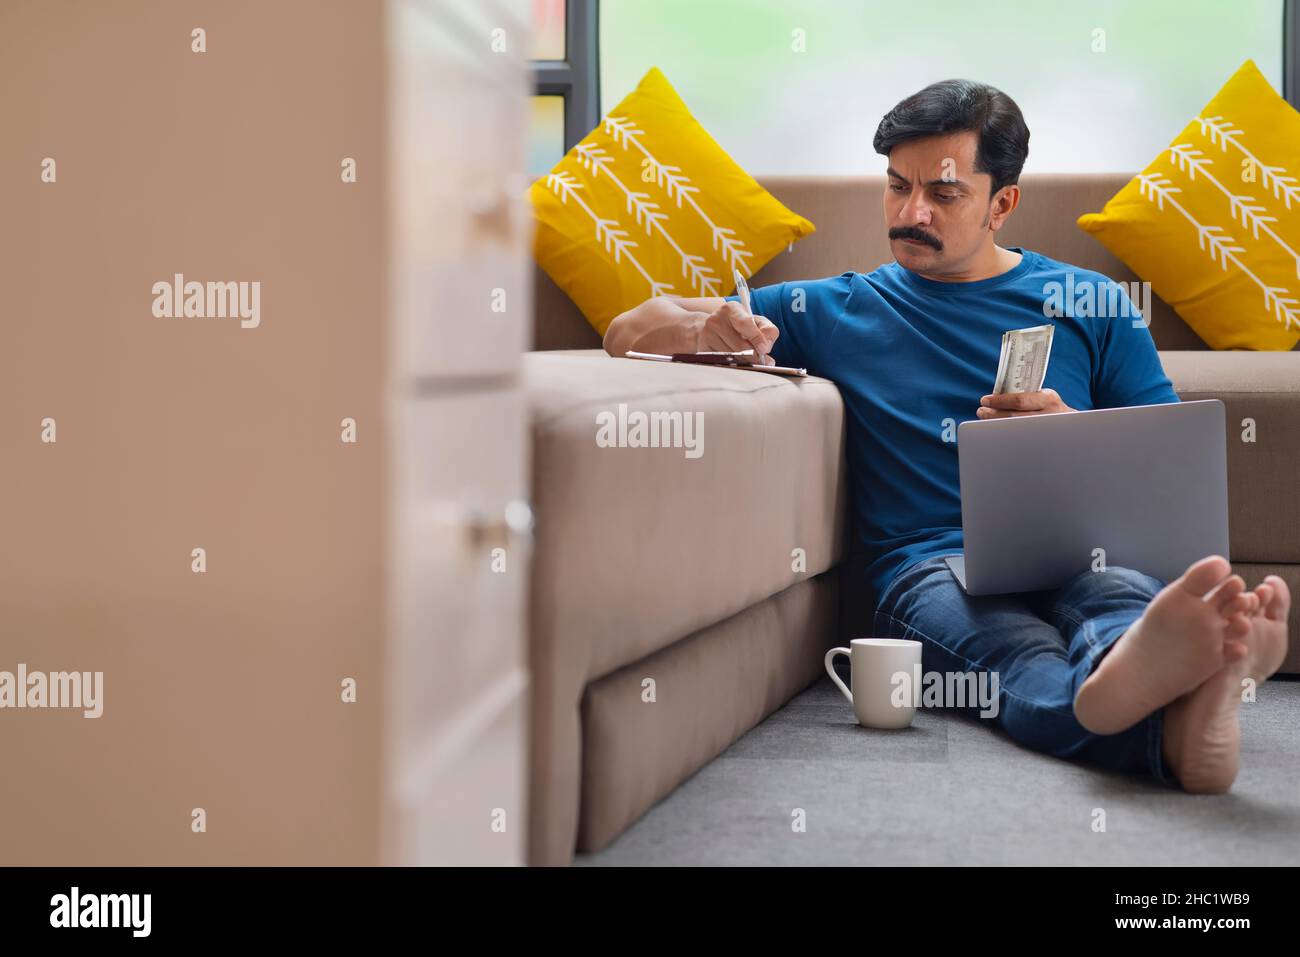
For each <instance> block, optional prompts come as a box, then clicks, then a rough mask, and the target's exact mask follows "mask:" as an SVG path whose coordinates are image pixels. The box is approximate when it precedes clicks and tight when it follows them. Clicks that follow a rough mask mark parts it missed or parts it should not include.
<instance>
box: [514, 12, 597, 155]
mask: <svg viewBox="0 0 1300 957" xmlns="http://www.w3.org/2000/svg"><path fill="white" fill-rule="evenodd" d="M531 2H532V22H533V48H532V53H531V56H532V65H533V83H534V89H535V91H536V95H535V96H534V97H533V103H532V115H531V129H530V138H529V148H528V171H529V172H530V173H532V174H534V175H536V174H540V173H545V172H546V171H547V170H549V169H550V168H551V167H552V166H554V165H555V164H556V163H557V162H559V160H560V158H561V157H562V156H563V155H564V154H565V152H566V151H567V150H569V149H570V148H571V147H572V146H573V145H574V144H575V143H577V142H578V141H579V140H581V139H582V138H583V137H584V136H586V135H587V134H588V133H589V132H591V130H592V128H593V127H595V125H596V124H597V123H598V122H600V75H599V67H598V60H597V47H596V37H597V31H598V24H597V11H598V9H599V4H598V2H597V0H531Z"/></svg>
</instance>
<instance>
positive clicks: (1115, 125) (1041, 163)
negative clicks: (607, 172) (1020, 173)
mask: <svg viewBox="0 0 1300 957" xmlns="http://www.w3.org/2000/svg"><path fill="white" fill-rule="evenodd" d="M1298 6H1300V0H1286V2H1285V3H1284V2H1283V0H1236V2H1233V3H1225V2H1223V0H1108V2H1105V0H1103V2H1098V0H1052V2H1050V3H1045V2H1043V0H988V2H984V3H970V2H969V0H925V2H923V3H902V4H900V3H898V2H897V0H853V2H846V0H709V2H707V3H701V2H699V0H604V2H602V3H601V5H600V39H601V51H600V53H601V56H600V73H601V85H600V90H601V94H602V97H603V101H604V102H603V105H602V110H608V109H610V108H611V107H613V106H614V105H615V104H616V103H618V101H619V100H620V99H622V97H623V96H625V95H626V94H627V93H628V92H629V91H630V90H631V89H632V88H633V87H634V86H635V85H636V83H637V81H638V80H640V78H641V76H642V75H643V74H644V73H645V71H646V70H647V69H649V68H650V67H651V66H658V67H660V68H661V69H662V70H663V71H664V73H665V75H666V76H667V77H668V79H669V80H670V81H671V82H672V83H673V85H674V86H675V87H676V88H677V90H678V92H679V93H681V95H682V98H683V99H684V100H685V101H686V103H687V105H689V106H690V108H691V110H692V112H693V113H694V114H695V115H696V117H697V118H698V119H699V120H700V122H701V123H702V124H703V125H704V126H705V128H706V129H708V130H709V132H710V133H711V134H713V136H714V138H716V139H717V140H718V142H719V143H720V144H721V145H722V147H723V148H724V149H726V150H727V152H729V153H730V154H731V155H732V156H733V157H735V159H736V161H737V162H738V163H740V164H741V165H742V166H744V167H745V169H747V170H748V171H749V172H751V173H753V174H755V175H759V176H762V175H772V174H854V173H878V172H883V170H884V161H883V157H878V156H877V155H876V154H875V152H874V150H873V149H872V147H871V139H872V136H873V135H874V134H875V130H876V125H877V124H878V123H879V121H880V118H881V116H883V115H884V114H885V113H886V112H887V111H888V110H889V109H890V108H891V107H892V106H893V105H894V104H895V103H897V102H898V101H899V100H901V99H902V98H903V97H905V96H907V95H908V94H909V93H913V92H915V91H916V90H918V89H920V88H921V87H922V86H925V85H926V84H927V83H930V82H933V81H935V80H942V79H947V78H950V77H967V78H970V79H978V80H983V81H985V82H988V83H991V84H993V85H994V86H996V87H998V88H999V89H1001V90H1003V91H1005V92H1006V93H1008V94H1009V95H1010V96H1011V97H1012V98H1013V99H1015V101H1016V102H1017V103H1018V104H1019V105H1020V108H1021V109H1022V110H1023V111H1024V113H1025V119H1026V120H1027V122H1028V124H1029V128H1030V130H1031V133H1032V135H1031V139H1030V144H1029V161H1028V163H1027V165H1026V167H1025V168H1026V171H1027V172H1052V171H1071V172H1090V171H1091V172H1102V171H1125V172H1134V171H1137V170H1140V169H1142V168H1143V167H1144V166H1146V164H1147V163H1148V162H1149V161H1150V159H1151V157H1152V156H1153V155H1155V154H1156V153H1157V152H1158V151H1159V150H1161V149H1162V148H1164V147H1165V146H1167V145H1168V144H1169V142H1170V140H1171V139H1172V138H1173V137H1174V136H1175V135H1176V134H1177V133H1178V131H1179V130H1181V129H1182V128H1183V126H1185V125H1186V123H1187V122H1188V121H1189V120H1190V119H1191V118H1192V116H1194V115H1195V114H1196V112H1197V111H1198V110H1199V109H1200V108H1201V107H1202V106H1204V105H1205V103H1206V102H1208V101H1209V100H1210V98H1211V97H1212V96H1213V95H1214V94H1215V93H1216V92H1217V91H1218V89H1219V87H1220V86H1222V85H1223V83H1224V82H1226V81H1227V79H1228V77H1229V76H1231V75H1232V73H1233V72H1234V71H1235V70H1236V69H1237V67H1239V66H1240V65H1241V63H1242V61H1244V60H1246V59H1247V58H1250V59H1253V60H1254V61H1255V63H1256V65H1258V66H1259V68H1260V70H1261V71H1262V72H1263V74H1264V76H1265V77H1267V78H1268V79H1269V81H1270V82H1271V83H1273V85H1274V86H1275V88H1276V89H1277V90H1278V91H1279V92H1282V93H1284V95H1287V96H1288V97H1289V98H1290V99H1291V102H1292V103H1300V74H1297V69H1298V66H1297V59H1296V58H1297V47H1300V37H1298V36H1297V30H1300V25H1298V24H1297V20H1298V19H1300V13H1297V7H1298ZM1284 16H1285V30H1286V33H1285V36H1286V38H1287V39H1286V42H1285V43H1284V42H1283V40H1282V37H1283V36H1284V33H1283V28H1284ZM1284 48H1285V54H1284Z"/></svg>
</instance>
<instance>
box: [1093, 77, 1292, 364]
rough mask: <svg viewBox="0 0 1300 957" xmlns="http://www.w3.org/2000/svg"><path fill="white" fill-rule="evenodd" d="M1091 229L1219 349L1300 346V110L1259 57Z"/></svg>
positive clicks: (1097, 217)
mask: <svg viewBox="0 0 1300 957" xmlns="http://www.w3.org/2000/svg"><path fill="white" fill-rule="evenodd" d="M1079 226H1081V227H1082V228H1083V229H1085V230H1087V231H1088V232H1090V233H1092V234H1093V235H1094V236H1096V237H1097V238H1098V239H1099V240H1101V242H1102V243H1103V244H1104V245H1105V246H1106V248H1107V249H1109V250H1110V251H1111V252H1113V253H1114V254H1115V255H1116V256H1118V257H1119V258H1120V259H1122V260H1123V261H1124V262H1125V263H1127V264H1128V266H1129V268H1130V269H1132V270H1133V271H1134V272H1135V273H1137V275H1138V277H1139V278H1140V279H1144V280H1147V281H1149V282H1150V283H1151V288H1152V290H1153V291H1154V292H1155V293H1156V295H1158V296H1159V297H1160V298H1161V299H1163V300H1164V301H1165V302H1167V303H1169V305H1170V306H1172V307H1173V308H1174V309H1175V310H1176V311H1177V312H1178V314H1179V315H1180V316H1182V317H1183V319H1184V320H1185V321H1186V322H1187V324H1188V325H1189V326H1191V327H1192V328H1193V329H1195V330H1196V332H1197V334H1198V335H1199V336H1200V337H1201V338H1202V339H1204V340H1205V341H1206V342H1207V343H1208V344H1209V345H1210V346H1212V347H1214V348H1215V349H1290V348H1292V347H1293V346H1294V345H1295V344H1296V342H1297V341H1298V340H1300V113H1297V112H1296V111H1295V109H1294V108H1293V107H1291V106H1290V104H1288V103H1287V102H1286V101H1285V100H1283V99H1282V98H1281V97H1280V96H1278V95H1277V93H1276V92H1274V90H1273V88H1272V87H1271V86H1269V84H1268V81H1267V80H1265V79H1264V77H1263V75H1262V74H1261V73H1260V72H1259V70H1258V68H1256V66H1255V64H1254V63H1253V62H1252V61H1250V60H1247V61H1246V62H1245V64H1243V65H1242V67H1241V69H1239V70H1238V71H1237V72H1236V73H1234V74H1233V76H1232V79H1230V80H1228V82H1227V84H1226V85H1225V86H1224V87H1223V89H1221V90H1220V91H1219V92H1218V94H1217V95H1216V96H1215V97H1214V99H1212V100H1211V101H1210V102H1209V103H1208V104H1207V105H1206V107H1205V108H1204V109H1203V110H1201V113H1200V115H1199V116H1197V117H1196V118H1195V119H1194V120H1192V122H1190V123H1188V124H1187V126H1186V128H1184V129H1183V131H1182V133H1180V134H1179V135H1178V137H1177V139H1175V140H1174V141H1173V143H1171V144H1170V146H1169V148H1168V149H1167V150H1165V151H1163V152H1162V153H1161V154H1160V155H1159V156H1158V157H1157V158H1156V159H1155V160H1154V161H1153V162H1152V163H1151V165H1149V166H1148V167H1147V168H1146V169H1145V170H1143V171H1142V172H1141V173H1140V174H1138V176H1137V178H1136V179H1134V180H1133V181H1132V182H1130V183H1129V184H1128V185H1126V186H1125V187H1124V188H1123V189H1122V190H1120V191H1119V193H1117V194H1116V195H1115V197H1114V198H1113V199H1112V200H1111V201H1110V202H1108V203H1107V204H1106V206H1105V208H1103V209H1102V211H1101V212H1100V213H1088V214H1086V215H1083V216H1080V217H1079Z"/></svg>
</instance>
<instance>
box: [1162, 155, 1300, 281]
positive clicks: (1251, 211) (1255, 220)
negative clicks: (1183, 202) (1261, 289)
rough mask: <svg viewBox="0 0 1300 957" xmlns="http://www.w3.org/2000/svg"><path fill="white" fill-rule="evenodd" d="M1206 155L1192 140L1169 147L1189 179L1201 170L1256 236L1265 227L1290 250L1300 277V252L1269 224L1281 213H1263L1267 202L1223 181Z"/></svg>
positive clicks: (1273, 237) (1242, 222)
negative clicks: (1240, 193)
mask: <svg viewBox="0 0 1300 957" xmlns="http://www.w3.org/2000/svg"><path fill="white" fill-rule="evenodd" d="M1204 155H1205V154H1203V153H1202V152H1201V151H1200V150H1198V149H1194V148H1193V147H1192V144H1191V143H1177V144H1175V145H1174V146H1171V147H1170V148H1169V158H1170V159H1172V160H1173V161H1174V163H1175V164H1176V165H1177V166H1178V168H1179V169H1181V170H1184V171H1185V172H1186V173H1187V178H1188V179H1189V180H1192V181H1195V180H1196V174H1197V173H1198V172H1199V173H1200V174H1201V175H1202V176H1204V177H1205V179H1206V180H1207V181H1208V182H1210V183H1212V184H1214V186H1215V187H1216V188H1217V189H1218V190H1219V192H1221V193H1222V194H1223V195H1224V196H1226V197H1228V209H1229V211H1230V213H1231V215H1232V217H1233V218H1234V219H1238V220H1240V221H1241V225H1243V226H1246V227H1249V228H1250V231H1251V234H1252V236H1253V237H1254V238H1255V239H1259V232H1260V230H1261V229H1262V230H1263V231H1264V232H1265V233H1267V234H1268V235H1269V236H1270V237H1271V238H1272V240H1273V241H1274V242H1275V243H1277V244H1278V245H1279V246H1281V247H1282V248H1283V249H1284V250H1286V253H1287V255H1288V256H1290V257H1291V261H1292V262H1293V263H1294V264H1295V274H1296V278H1297V279H1300V255H1298V254H1297V253H1296V251H1295V250H1294V249H1292V248H1291V247H1290V246H1289V245H1288V244H1287V243H1286V241H1285V240H1284V239H1283V238H1282V237H1281V236H1279V235H1278V234H1277V233H1276V232H1274V231H1273V229H1272V228H1271V227H1270V226H1269V225H1268V224H1269V223H1276V222H1277V217H1276V216H1265V215H1263V214H1264V213H1266V212H1268V209H1267V207H1265V206H1260V205H1258V204H1256V203H1255V197H1254V196H1238V195H1236V194H1235V193H1233V192H1232V191H1231V190H1229V189H1228V188H1227V187H1226V186H1224V185H1223V184H1222V183H1220V182H1219V181H1218V179H1216V178H1215V176H1214V174H1213V173H1212V172H1210V166H1209V160H1206V159H1203V158H1202V157H1203V156H1204Z"/></svg>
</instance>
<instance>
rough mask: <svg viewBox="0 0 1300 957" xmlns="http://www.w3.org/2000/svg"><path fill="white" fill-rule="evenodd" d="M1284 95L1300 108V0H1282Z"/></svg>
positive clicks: (1288, 100) (1289, 101)
mask: <svg viewBox="0 0 1300 957" xmlns="http://www.w3.org/2000/svg"><path fill="white" fill-rule="evenodd" d="M1282 96H1283V97H1284V98H1285V99H1286V101H1287V102H1288V103H1290V104H1291V105H1292V106H1294V107H1295V108H1296V109H1297V110H1300V0H1282Z"/></svg>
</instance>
